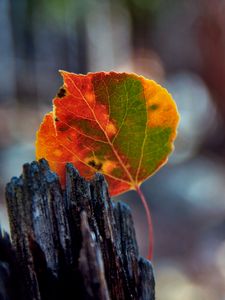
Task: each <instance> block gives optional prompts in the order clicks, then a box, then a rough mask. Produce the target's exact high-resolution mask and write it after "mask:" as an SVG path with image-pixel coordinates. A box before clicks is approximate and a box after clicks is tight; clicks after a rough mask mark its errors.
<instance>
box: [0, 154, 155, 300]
mask: <svg viewBox="0 0 225 300" xmlns="http://www.w3.org/2000/svg"><path fill="white" fill-rule="evenodd" d="M66 174H67V175H66V187H65V189H62V188H61V186H60V183H59V180H58V177H57V175H56V174H54V173H53V172H51V171H50V169H49V167H48V164H47V162H46V161H45V160H40V161H39V162H32V163H31V164H25V165H24V167H23V174H22V175H21V176H20V177H19V178H12V180H11V182H10V183H9V184H8V185H7V187H6V200H7V205H8V213H9V219H10V227H11V238H12V248H13V249H14V253H15V262H14V267H13V269H14V270H18V271H15V272H17V277H16V278H17V285H15V282H14V280H11V279H10V275H9V276H8V277H7V276H6V278H3V277H2V278H1V279H0V288H1V284H2V286H3V288H5V287H6V285H7V284H8V283H9V284H11V285H12V286H13V284H14V285H15V286H14V291H16V295H17V297H16V299H17V300H18V299H22V300H25V299H26V300H31V299H32V300H33V299H35V300H45V299H48V300H51V299H54V300H55V299H96V300H97V299H100V300H108V299H112V300H114V299H118V300H123V299H124V300H125V299H126V300H129V299H142V300H153V299H154V276H153V270H152V265H151V263H150V262H149V261H148V260H146V259H144V258H143V257H140V256H139V253H138V246H137V242H136V238H135V231H134V226H133V220H132V216H131V212H130V209H129V207H128V206H127V205H125V204H124V203H122V202H117V203H114V202H112V201H111V199H110V197H109V194H108V188H107V183H106V181H105V179H104V176H103V175H101V174H96V175H95V177H94V179H93V180H92V181H90V182H89V181H86V180H85V179H84V178H82V177H81V176H80V175H79V173H78V172H77V170H76V169H75V168H74V167H73V166H72V165H71V164H68V165H67V167H66ZM0 239H2V240H3V237H0ZM6 240H7V241H8V246H7V247H8V248H10V247H11V246H10V243H9V240H8V239H6ZM10 249H11V248H10ZM10 251H11V250H10ZM0 252H1V244H0ZM5 261H7V259H6V260H5ZM11 261H13V259H11ZM10 263H11V262H10V259H8V264H7V263H6V264H7V265H6V268H7V270H8V271H9V272H8V274H10ZM1 266H2V265H1V257H0V276H1V274H2V273H1ZM6 273H7V272H6ZM18 274H19V276H18ZM14 277H15V276H14ZM10 280H11V283H10ZM3 288H2V289H3ZM0 299H1V298H0ZM2 299H5V300H8V299H13V296H12V297H11V298H10V295H9V297H8V298H2Z"/></svg>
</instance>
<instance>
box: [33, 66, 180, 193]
mask: <svg viewBox="0 0 225 300" xmlns="http://www.w3.org/2000/svg"><path fill="white" fill-rule="evenodd" d="M60 73H61V75H62V77H63V80H64V85H63V87H62V88H61V89H60V90H59V92H58V94H57V96H56V97H55V98H54V100H53V112H50V113H49V114H47V115H46V116H45V118H44V120H43V122H42V124H41V126H40V129H39V131H38V132H37V140H36V156H37V159H40V158H46V159H47V160H48V162H49V164H50V167H51V169H52V170H54V171H55V172H57V173H58V174H59V176H60V179H61V182H62V183H63V184H64V183H65V164H66V163H67V162H71V163H73V164H74V165H75V166H76V168H77V169H78V170H79V172H80V173H81V175H82V176H84V177H86V178H88V179H89V178H91V177H92V176H93V174H94V173H95V172H96V171H97V172H101V173H103V174H104V175H105V177H106V179H107V181H108V184H109V190H110V193H111V195H118V194H120V193H123V192H125V191H127V190H130V189H137V187H138V186H139V185H140V184H141V183H142V182H143V181H144V180H145V179H146V178H148V177H149V176H151V175H152V174H153V173H154V172H155V171H156V170H158V169H159V168H160V167H161V166H162V165H163V164H164V163H165V162H166V161H167V158H168V155H169V154H170V152H171V151H172V149H173V141H174V139H175V137H176V128H177V124H178V120H179V116H178V112H177V108H176V105H175V102H174V101H173V99H172V97H171V96H170V94H169V93H168V92H167V91H166V89H164V88H162V87H161V86H160V85H158V84H157V83H155V82H154V81H153V80H148V79H145V78H144V77H141V76H138V75H135V74H127V73H115V72H110V73H106V72H98V73H88V74H87V75H77V74H73V73H69V72H65V71H61V72H60Z"/></svg>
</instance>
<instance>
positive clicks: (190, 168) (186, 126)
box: [0, 0, 225, 300]
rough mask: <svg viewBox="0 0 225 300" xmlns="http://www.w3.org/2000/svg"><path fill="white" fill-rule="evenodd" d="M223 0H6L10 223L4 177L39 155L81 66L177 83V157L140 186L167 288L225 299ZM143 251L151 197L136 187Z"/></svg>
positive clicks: (1, 169)
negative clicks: (64, 90) (38, 136)
mask: <svg viewBox="0 0 225 300" xmlns="http://www.w3.org/2000/svg"><path fill="white" fill-rule="evenodd" d="M224 15H225V1H223V0H215V1H212V0H188V1H186V0H67V1H66V0H65V1H63V0H48V1H44V0H39V1H35V0H20V1H18V0H0V223H1V224H2V225H3V227H4V228H6V229H7V230H8V222H7V213H6V210H5V206H4V186H5V184H6V183H7V182H8V181H9V180H10V178H11V177H12V176H15V175H16V176H18V175H19V174H20V173H21V166H22V164H23V163H24V162H27V161H28V162H30V161H31V160H33V159H34V141H35V132H36V130H37V129H38V126H39V124H40V122H41V120H42V118H43V115H44V114H45V113H46V112H48V111H50V110H51V99H52V98H53V97H54V95H55V94H56V92H57V90H58V88H59V87H60V85H61V84H62V81H61V78H60V76H59V74H58V70H59V69H64V70H67V71H72V72H75V73H86V72H89V71H92V72H94V71H101V70H105V71H109V70H115V71H129V72H136V73H139V74H142V75H144V76H146V77H148V78H153V79H155V80H157V81H158V82H160V83H161V84H162V85H164V86H165V87H167V89H168V90H169V91H170V92H171V93H172V95H173V97H174V98H175V100H176V102H177V105H178V108H179V111H180V114H181V122H180V127H179V135H178V138H177V141H176V150H175V152H174V153H173V155H172V156H171V157H170V160H169V163H168V164H167V165H166V166H165V167H164V168H163V169H161V170H160V171H159V172H158V173H157V174H156V175H154V176H153V177H152V178H151V179H149V180H148V181H146V182H145V183H144V184H143V186H142V189H143V191H144V192H145V194H146V195H147V198H148V201H149V205H150V207H151V211H152V216H153V223H154V229H155V254H154V268H155V276H156V289H157V299H159V300H164V299H166V300H178V299H182V300H190V299H191V300H201V299H204V300H222V299H225V284H224V282H225V168H224V166H225V159H224V155H225V17H224ZM119 198H120V199H123V200H124V201H126V202H127V203H128V204H129V205H130V206H131V207H132V210H133V215H134V218H135V225H136V233H137V238H138V241H139V245H140V251H141V254H142V255H146V253H147V244H148V240H147V221H146V219H145V217H144V216H145V212H144V209H143V206H142V204H141V202H140V200H139V199H138V197H137V196H136V195H135V193H133V192H130V193H127V194H125V195H122V196H121V197H119Z"/></svg>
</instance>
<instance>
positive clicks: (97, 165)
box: [88, 160, 102, 171]
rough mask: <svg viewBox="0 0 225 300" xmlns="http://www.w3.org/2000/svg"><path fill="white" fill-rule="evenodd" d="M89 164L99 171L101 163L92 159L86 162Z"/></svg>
mask: <svg viewBox="0 0 225 300" xmlns="http://www.w3.org/2000/svg"><path fill="white" fill-rule="evenodd" d="M88 164H89V166H91V167H93V168H95V169H96V170H98V171H100V170H101V169H102V163H101V162H100V163H96V162H95V161H94V160H90V161H89V162H88Z"/></svg>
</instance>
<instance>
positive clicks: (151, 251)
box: [135, 186, 154, 260]
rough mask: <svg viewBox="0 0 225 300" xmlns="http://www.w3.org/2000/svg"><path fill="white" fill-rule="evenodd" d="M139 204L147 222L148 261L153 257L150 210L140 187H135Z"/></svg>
mask: <svg viewBox="0 0 225 300" xmlns="http://www.w3.org/2000/svg"><path fill="white" fill-rule="evenodd" d="M135 189H136V191H137V193H138V195H139V197H140V199H141V202H142V204H143V206H144V209H145V212H146V216H147V222H148V237H149V241H148V256H147V258H148V259H149V260H152V257H153V244H154V235H153V225H152V217H151V213H150V209H149V206H148V203H147V201H146V199H145V196H144V194H143V192H142V191H141V189H140V186H136V187H135Z"/></svg>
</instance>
